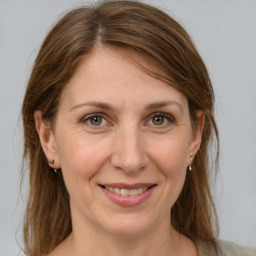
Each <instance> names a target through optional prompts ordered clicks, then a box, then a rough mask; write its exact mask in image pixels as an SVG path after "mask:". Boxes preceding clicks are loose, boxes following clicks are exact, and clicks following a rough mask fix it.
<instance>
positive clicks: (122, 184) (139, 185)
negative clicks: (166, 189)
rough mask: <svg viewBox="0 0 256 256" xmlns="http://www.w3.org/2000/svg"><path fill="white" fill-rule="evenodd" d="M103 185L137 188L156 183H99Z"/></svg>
mask: <svg viewBox="0 0 256 256" xmlns="http://www.w3.org/2000/svg"><path fill="white" fill-rule="evenodd" d="M99 185H100V186H103V187H111V188H120V189H121V188H124V189H136V188H145V187H152V186H153V185H156V184H154V183H134V184H127V183H106V184H99Z"/></svg>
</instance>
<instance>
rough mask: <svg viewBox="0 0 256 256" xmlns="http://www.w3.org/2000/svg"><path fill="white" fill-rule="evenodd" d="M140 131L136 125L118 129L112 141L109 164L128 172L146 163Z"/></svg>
mask: <svg viewBox="0 0 256 256" xmlns="http://www.w3.org/2000/svg"><path fill="white" fill-rule="evenodd" d="M148 161H149V159H148V156H147V153H146V149H145V147H144V143H143V135H142V132H140V131H139V129H138V128H137V127H131V126H130V127H126V128H122V129H119V131H117V132H116V134H115V139H114V141H113V153H112V155H111V164H112V165H113V166H114V167H115V168H118V169H120V170H123V171H125V172H126V173H129V174H132V173H133V174H134V173H137V172H139V171H141V170H143V169H144V168H145V167H146V166H147V164H148Z"/></svg>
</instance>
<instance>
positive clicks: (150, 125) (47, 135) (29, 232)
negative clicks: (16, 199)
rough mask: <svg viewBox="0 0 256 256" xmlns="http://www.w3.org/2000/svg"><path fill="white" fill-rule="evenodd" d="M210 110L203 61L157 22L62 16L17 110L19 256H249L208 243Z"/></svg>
mask: <svg viewBox="0 0 256 256" xmlns="http://www.w3.org/2000/svg"><path fill="white" fill-rule="evenodd" d="M213 105H214V93H213V89H212V85H211V81H210V79H209V76H208V73H207V70H206V67H205V65H204V63H203V61H202V59H201V57H200V56H199V54H198V53H197V51H196V49H195V47H194V45H193V43H192V41H191V39H190V37H189V36H188V34H187V33H186V32H185V31H184V29H183V28H182V27H181V26H180V25H179V24H178V23H177V22H176V21H174V20H173V19H172V18H170V17H169V16H168V15H166V14H165V13H163V12H162V11H160V10H158V9H156V8H154V7H151V6H149V5H145V4H142V3H137V2H132V1H113V2H103V3H101V4H99V5H97V6H96V7H84V8H79V9H76V10H74V11H71V12H70V13H68V14H67V15H65V16H64V17H63V18H62V19H61V20H60V21H59V22H58V23H57V24H56V25H55V27H54V28H53V29H52V30H51V31H50V33H49V34H48V36H47V37H46V39H45V41H44V43H43V45H42V47H41V49H40V52H39V54H38V57H37V59H36V61H35V65H34V68H33V71H32V74H31V78H30V81H29V83H28V87H27V91H26V95H25V98H24V103H23V110H22V113H23V124H24V137H25V146H24V148H25V152H24V156H25V157H26V158H28V161H29V168H30V193H29V198H28V204H27V210H26V216H25V224H24V240H25V246H26V248H25V252H26V254H27V255H31V256H32V255H33V256H35V255H40V256H41V255H50V256H55V255H56V256H58V255H62V256H65V255H135V256H136V255H161V256H164V255H222V254H223V255H225V253H226V251H230V250H235V251H236V253H238V254H237V255H253V249H247V252H246V251H245V249H244V248H241V247H238V246H236V245H230V244H228V243H223V242H220V241H218V240H217V232H218V224H217V215H216V211H215V206H214V202H213V198H212V195H211V191H210V187H209V175H210V173H209V166H208V153H209V152H208V151H209V146H210V142H211V140H212V139H214V137H215V138H216V141H217V144H218V130H217V127H216V124H215V120H214V116H213ZM217 160H218V152H217V156H216V161H217ZM232 248H233V249H232ZM234 248H235V249H234ZM249 250H250V251H251V252H249ZM246 253H247V254H246ZM250 253H251V254H250ZM233 255H235V254H233Z"/></svg>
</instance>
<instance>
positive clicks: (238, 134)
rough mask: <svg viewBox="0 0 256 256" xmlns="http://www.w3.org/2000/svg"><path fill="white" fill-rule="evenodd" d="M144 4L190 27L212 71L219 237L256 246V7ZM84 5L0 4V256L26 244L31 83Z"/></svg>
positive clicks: (249, 2) (228, 2)
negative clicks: (23, 118)
mask: <svg viewBox="0 0 256 256" xmlns="http://www.w3.org/2000/svg"><path fill="white" fill-rule="evenodd" d="M145 2H147V3H153V4H155V5H156V6H158V7H161V8H162V9H163V10H168V12H169V14H171V15H172V16H173V17H175V18H176V19H177V20H178V21H179V22H181V24H182V25H184V26H185V28H186V29H187V30H188V32H189V33H190V34H191V36H192V38H193V39H194V42H195V44H196V45H197V47H198V49H199V52H200V53H201V55H202V57H203V59H204V60H205V62H206V65H207V66H208V69H209V72H210V75H211V78H212V81H213V84H214V87H215V91H216V98H217V109H216V115H217V121H218V125H219V130H220V138H221V159H220V160H221V161H220V179H219V181H218V184H217V188H216V190H215V191H216V201H217V206H218V212H219V217H220V224H221V225H220V226H221V230H220V237H221V238H222V239H225V240H231V241H234V242H237V243H241V244H245V245H252V246H256V185H255V184H256V167H255V166H256V164H255V159H256V114H255V112H256V111H255V110H256V102H255V95H256V1H253V0H243V1H242V0H237V1H236V0H214V1H210V0H161V1H157V0H151V1H145ZM84 3H86V1H79V0H54V1H53V0H44V1H36V0H31V1H29V0H16V1H15V0H2V1H1V0H0V163H1V164H0V166H1V168H0V173H1V179H0V256H6V255H8V256H11V255H17V254H18V253H19V247H18V244H17V242H16V238H15V237H17V240H18V242H21V222H22V214H23V211H24V205H25V202H24V199H23V198H22V197H21V196H19V179H20V168H21V156H22V128H21V127H22V126H21V122H20V120H19V114H20V108H21V104H22V98H23V94H24V91H25V86H26V82H27V80H28V77H29V73H30V71H31V67H32V64H33V61H34V58H35V56H36V54H37V52H38V49H39V47H40V44H41V42H42V40H43V38H44V37H45V35H46V33H47V31H49V29H50V28H51V26H52V24H53V23H54V22H55V21H56V20H57V19H58V17H60V14H61V12H63V11H64V10H67V9H70V8H73V7H76V6H79V5H81V4H84ZM194 171H196V170H194ZM25 184H26V183H25ZM26 187H27V186H24V188H25V189H24V192H26ZM20 255H22V253H20Z"/></svg>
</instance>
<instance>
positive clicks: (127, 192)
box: [100, 183, 156, 197]
mask: <svg viewBox="0 0 256 256" xmlns="http://www.w3.org/2000/svg"><path fill="white" fill-rule="evenodd" d="M100 187H102V188H103V189H104V190H107V191H109V192H111V193H113V194H116V195H120V196H124V197H127V196H138V195H140V194H143V193H144V192H146V191H148V190H151V189H152V188H153V187H156V184H152V183H138V184H133V185H128V184H121V183H118V184H117V183H116V184H104V185H100Z"/></svg>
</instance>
